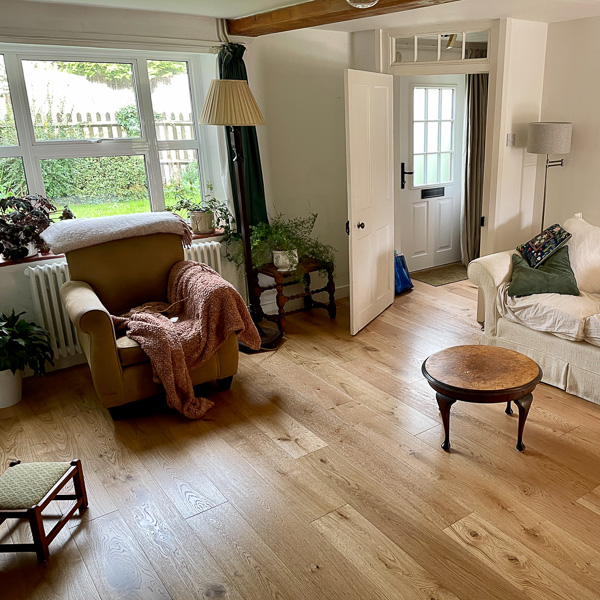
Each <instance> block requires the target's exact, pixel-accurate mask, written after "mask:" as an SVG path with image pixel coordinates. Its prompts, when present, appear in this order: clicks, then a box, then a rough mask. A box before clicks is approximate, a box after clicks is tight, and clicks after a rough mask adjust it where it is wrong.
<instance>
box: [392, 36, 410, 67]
mask: <svg viewBox="0 0 600 600" xmlns="http://www.w3.org/2000/svg"><path fill="white" fill-rule="evenodd" d="M394 62H397V63H406V62H415V38H414V37H409V38H396V56H395V57H394Z"/></svg>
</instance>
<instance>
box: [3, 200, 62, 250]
mask: <svg viewBox="0 0 600 600" xmlns="http://www.w3.org/2000/svg"><path fill="white" fill-rule="evenodd" d="M55 212H56V207H55V206H54V204H52V202H50V201H49V200H48V199H47V198H44V197H43V196H38V195H37V194H33V195H29V196H23V197H21V198H17V197H16V196H9V197H8V198H2V199H0V253H1V254H2V255H3V256H4V258H6V259H8V260H12V261H15V262H18V261H20V260H23V259H24V258H27V257H28V256H33V255H35V254H37V252H38V250H44V249H46V247H45V244H44V241H43V240H42V238H41V237H40V234H41V233H42V231H44V230H45V229H47V228H48V227H49V226H50V224H51V223H52V221H53V219H52V215H53V213H55ZM72 218H74V215H73V213H72V212H71V211H70V210H69V209H68V207H66V206H65V208H64V209H63V211H62V213H61V216H60V219H61V220H62V219H72Z"/></svg>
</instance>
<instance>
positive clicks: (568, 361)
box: [468, 215, 600, 404]
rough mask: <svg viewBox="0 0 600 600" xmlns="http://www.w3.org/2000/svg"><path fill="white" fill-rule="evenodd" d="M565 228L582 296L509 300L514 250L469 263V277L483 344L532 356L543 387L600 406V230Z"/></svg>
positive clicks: (572, 223)
mask: <svg viewBox="0 0 600 600" xmlns="http://www.w3.org/2000/svg"><path fill="white" fill-rule="evenodd" d="M564 228H565V229H566V230H567V231H569V232H570V233H572V235H573V237H572V238H571V240H570V241H569V254H570V259H571V267H572V268H573V271H574V273H575V277H576V279H577V284H578V287H579V289H580V291H581V292H582V293H581V295H580V296H564V295H559V294H536V295H534V296H527V297H526V298H522V299H511V298H508V297H507V296H506V292H505V290H506V287H507V285H508V283H509V282H510V279H511V274H512V258H511V256H512V254H514V251H508V252H500V253H497V254H492V255H490V256H485V257H483V258H478V259H477V260H474V261H473V262H471V264H470V265H469V269H468V275H469V279H470V280H471V281H472V282H473V283H474V284H475V285H476V286H477V287H478V288H479V306H478V320H480V321H481V320H483V322H484V332H483V335H482V337H481V341H480V343H481V344H487V345H490V346H502V347H504V348H510V349H511V350H516V351H518V352H521V353H522V354H525V355H527V356H529V357H530V358H532V359H533V360H535V361H536V362H537V363H538V364H539V365H540V367H541V368H542V371H543V373H544V376H543V379H542V381H543V382H544V383H547V384H550V385H553V386H555V387H557V388H560V389H562V390H566V391H567V392H569V393H570V394H574V395H575V396H579V397H581V398H585V399H586V400H589V401H591V402H594V403H596V404H600V228H598V227H594V226H592V225H590V224H588V223H586V222H585V221H583V219H582V218H581V215H575V217H573V218H572V219H569V220H567V221H566V222H565V224H564ZM578 234H580V235H578ZM588 234H589V235H588ZM596 258H597V260H598V262H597V263H595V264H592V263H591V262H590V259H593V260H596ZM482 304H483V306H482ZM594 311H595V312H594ZM553 323H554V326H553ZM558 336H560V337H558Z"/></svg>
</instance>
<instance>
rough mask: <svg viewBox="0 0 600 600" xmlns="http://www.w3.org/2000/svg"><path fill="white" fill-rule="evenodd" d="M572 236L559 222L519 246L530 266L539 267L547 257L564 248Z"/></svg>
mask: <svg viewBox="0 0 600 600" xmlns="http://www.w3.org/2000/svg"><path fill="white" fill-rule="evenodd" d="M570 237H571V234H570V233H569V232H568V231H565V230H564V229H563V228H562V227H561V226H560V225H559V224H558V223H555V224H554V225H551V226H550V227H547V228H546V229H544V231H542V233H538V234H537V235H536V236H535V237H533V238H531V239H530V240H529V241H528V242H527V243H526V244H521V245H520V246H517V250H518V251H519V252H520V253H521V254H522V255H523V258H524V259H525V260H526V261H527V263H528V264H529V266H530V267H533V268H534V269H535V268H537V267H539V266H540V265H541V264H542V263H543V262H544V261H545V260H546V259H548V258H550V257H551V256H552V255H553V254H554V253H555V252H556V251H557V250H558V249H559V248H562V247H563V246H564V245H565V244H566V243H567V242H568V241H569V238H570Z"/></svg>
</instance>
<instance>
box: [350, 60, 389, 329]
mask: <svg viewBox="0 0 600 600" xmlns="http://www.w3.org/2000/svg"><path fill="white" fill-rule="evenodd" d="M345 86H346V167H347V170H348V218H349V221H348V234H349V238H350V239H349V244H350V332H351V333H352V335H355V334H356V333H358V332H359V331H360V330H361V329H362V328H363V327H364V326H365V325H366V324H367V323H369V322H370V321H372V320H373V319H374V318H375V317H376V316H377V315H379V314H380V313H381V312H382V311H384V310H385V309H386V308H387V307H388V306H390V304H391V303H392V302H393V301H394V185H393V77H392V76H391V75H384V74H381V73H370V72H365V71H354V70H350V69H348V70H346V72H345Z"/></svg>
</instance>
